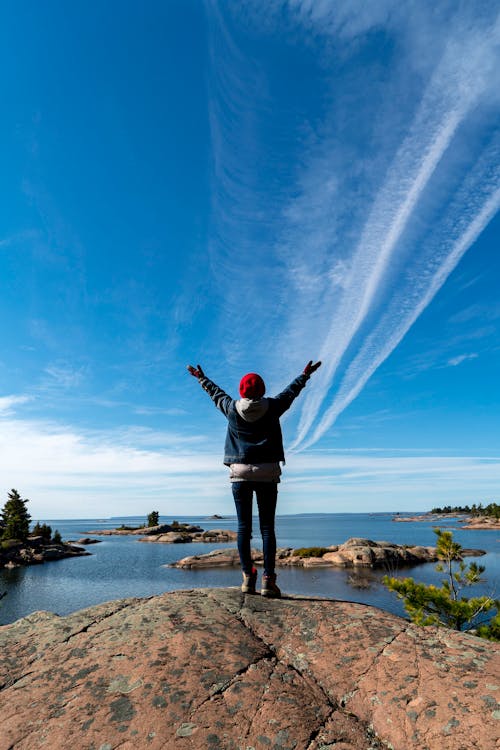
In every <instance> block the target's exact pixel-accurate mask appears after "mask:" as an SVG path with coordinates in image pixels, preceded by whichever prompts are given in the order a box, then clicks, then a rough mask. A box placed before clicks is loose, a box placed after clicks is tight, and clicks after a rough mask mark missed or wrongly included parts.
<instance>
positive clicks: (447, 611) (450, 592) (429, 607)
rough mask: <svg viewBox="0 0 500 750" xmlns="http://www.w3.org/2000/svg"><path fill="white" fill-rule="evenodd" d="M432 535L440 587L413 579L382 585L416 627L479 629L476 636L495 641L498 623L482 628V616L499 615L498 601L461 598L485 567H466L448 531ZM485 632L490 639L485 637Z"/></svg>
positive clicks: (390, 580)
mask: <svg viewBox="0 0 500 750" xmlns="http://www.w3.org/2000/svg"><path fill="white" fill-rule="evenodd" d="M434 532H435V534H436V535H437V545H436V552H437V556H438V559H439V561H440V562H439V563H438V565H437V566H436V570H438V571H439V572H442V573H443V572H444V573H445V574H446V578H445V579H444V580H443V581H442V585H441V586H440V587H439V586H434V585H433V584H429V585H426V584H424V583H418V582H417V581H415V580H414V579H413V578H405V579H403V580H401V579H399V578H391V577H389V576H384V578H383V579H382V582H383V583H384V584H385V585H386V586H387V588H388V589H389V590H390V591H394V592H395V593H396V594H397V596H398V597H399V598H400V599H402V600H403V603H404V607H405V609H406V611H407V613H408V614H409V616H410V619H411V620H412V621H413V622H415V623H416V624H417V625H442V626H443V625H444V626H445V627H449V628H453V629H454V630H471V629H472V628H478V635H481V636H483V637H488V638H492V640H494V639H495V633H496V632H497V631H498V619H497V620H496V630H495V628H494V627H493V628H489V627H488V626H487V625H486V624H485V623H487V622H488V617H484V615H485V614H486V613H488V612H491V610H494V609H496V610H497V611H498V610H499V608H500V601H498V600H495V599H494V598H493V597H492V596H476V597H473V598H468V597H466V596H463V595H461V592H462V590H463V589H464V588H468V587H469V586H473V585H474V584H475V583H479V581H481V580H482V579H481V575H482V574H483V573H484V570H485V568H484V565H478V564H477V563H475V562H472V563H470V564H469V565H466V564H465V563H464V562H463V560H462V547H461V545H460V544H459V543H458V542H454V541H453V535H452V533H451V531H442V530H441V529H434ZM481 626H482V627H481ZM487 632H488V633H489V635H486V633H487Z"/></svg>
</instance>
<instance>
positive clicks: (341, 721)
mask: <svg viewBox="0 0 500 750" xmlns="http://www.w3.org/2000/svg"><path fill="white" fill-rule="evenodd" d="M499 675H500V648H499V646H498V645H497V644H493V643H490V642H488V641H483V640H480V639H478V638H475V637H474V636H470V635H464V634H460V633H455V632H451V631H448V630H440V629H436V628H417V627H416V626H414V625H411V624H409V623H408V622H406V621H405V620H402V619H400V618H398V617H395V616H393V615H390V614H388V613H386V612H381V611H379V610H377V609H374V608H372V607H368V606H364V605H358V604H352V603H345V602H335V601H328V600H318V599H312V598H311V599H308V598H300V597H291V598H285V599H282V600H267V599H263V598H261V597H260V596H248V595H247V596H245V595H243V594H241V592H240V591H239V590H237V589H217V590H215V589H205V590H199V591H187V592H172V593H168V594H164V595H162V596H157V597H152V598H149V599H128V600H122V601H118V602H111V603H108V604H103V605H99V606H96V607H92V608H89V609H87V610H82V611H81V612H77V613H74V614H72V615H69V616H67V617H64V618H60V617H57V616H56V615H52V614H50V613H47V612H37V613H34V614H33V615H30V616H29V617H27V618H24V619H22V620H19V621H18V622H16V623H13V624H12V625H7V626H4V627H2V628H0V750H28V749H29V750H39V749H41V748H44V749H46V748H51V749H52V748H54V750H59V748H69V749H70V750H73V749H74V750H114V749H115V748H118V747H120V748H121V749H123V750H141V749H142V748H151V750H160V749H161V750H170V749H172V750H175V749H182V748H186V749H189V750H205V748H206V749H207V750H239V748H242V749H243V750H247V748H254V749H255V750H269V749H270V748H276V749H279V750H292V749H293V750H301V749H304V750H327V749H328V750H330V748H331V749H332V750H333V748H334V749H335V750H368V748H373V749H374V748H380V749H381V748H387V747H392V748H394V750H493V749H494V748H495V747H496V741H497V737H498V727H499V725H500V713H499V708H498V704H497V697H498V695H499V694H500V680H499Z"/></svg>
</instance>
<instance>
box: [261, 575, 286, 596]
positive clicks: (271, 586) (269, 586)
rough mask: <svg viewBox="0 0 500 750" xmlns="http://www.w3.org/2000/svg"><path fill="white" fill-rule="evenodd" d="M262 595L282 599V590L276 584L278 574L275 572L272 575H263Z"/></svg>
mask: <svg viewBox="0 0 500 750" xmlns="http://www.w3.org/2000/svg"><path fill="white" fill-rule="evenodd" d="M260 593H261V594H262V596H267V597H269V598H272V599H280V598H281V591H280V590H279V588H278V586H277V585H276V574H275V573H273V574H272V575H270V576H266V575H263V576H262V588H261V590H260Z"/></svg>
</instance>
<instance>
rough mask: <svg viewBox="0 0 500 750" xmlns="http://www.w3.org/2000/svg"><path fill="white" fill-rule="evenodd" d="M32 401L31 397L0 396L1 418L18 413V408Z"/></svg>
mask: <svg viewBox="0 0 500 750" xmlns="http://www.w3.org/2000/svg"><path fill="white" fill-rule="evenodd" d="M28 401H31V396H15V395H11V396H0V416H6V415H8V414H12V413H13V412H15V411H16V407H17V406H19V405H20V404H25V403H27V402H28Z"/></svg>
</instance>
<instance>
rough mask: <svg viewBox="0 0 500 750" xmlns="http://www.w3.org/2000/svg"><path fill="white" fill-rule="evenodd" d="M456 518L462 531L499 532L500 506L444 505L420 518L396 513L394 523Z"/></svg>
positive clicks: (474, 504) (479, 504) (494, 504)
mask: <svg viewBox="0 0 500 750" xmlns="http://www.w3.org/2000/svg"><path fill="white" fill-rule="evenodd" d="M445 517H448V518H454V517H456V519H457V522H458V523H460V524H461V527H460V528H462V529H474V530H476V529H477V530H479V529H486V530H491V529H493V530H498V529H499V528H500V505H499V504H498V503H495V502H490V503H488V504H487V505H483V504H482V503H477V504H476V503H473V504H472V505H444V506H443V507H442V508H433V509H432V510H430V511H429V512H428V513H422V514H420V515H418V516H402V515H400V514H399V513H396V514H395V515H394V517H393V519H392V520H393V521H399V522H400V523H411V522H412V521H433V522H434V521H438V522H439V520H440V519H442V518H445Z"/></svg>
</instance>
